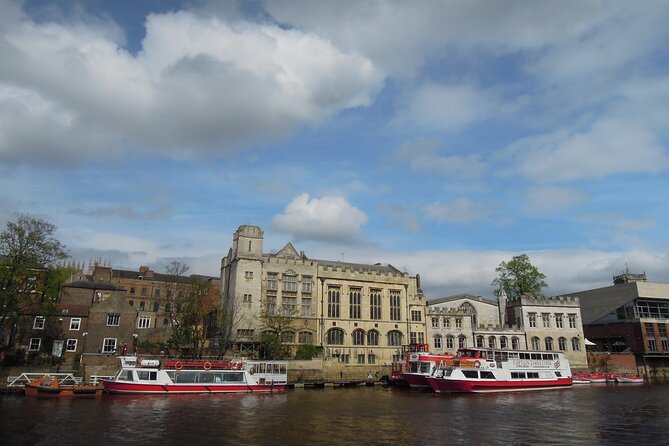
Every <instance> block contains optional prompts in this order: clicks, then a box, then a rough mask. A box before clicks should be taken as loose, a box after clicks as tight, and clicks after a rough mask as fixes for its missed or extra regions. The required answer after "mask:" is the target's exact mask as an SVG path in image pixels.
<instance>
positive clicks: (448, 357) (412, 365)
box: [403, 352, 455, 389]
mask: <svg viewBox="0 0 669 446" xmlns="http://www.w3.org/2000/svg"><path fill="white" fill-rule="evenodd" d="M454 357H455V355H453V354H449V353H445V354H441V355H440V354H435V353H429V352H424V353H412V354H411V355H410V356H409V358H408V367H407V371H406V372H404V373H403V375H404V379H405V380H406V382H407V384H408V385H409V386H410V387H412V388H426V389H430V388H431V387H432V386H430V383H428V382H427V379H426V378H427V377H428V376H432V375H433V374H434V372H435V371H436V370H438V369H440V368H444V367H447V366H452V365H453V358H454Z"/></svg>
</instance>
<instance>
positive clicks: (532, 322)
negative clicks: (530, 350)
mask: <svg viewBox="0 0 669 446" xmlns="http://www.w3.org/2000/svg"><path fill="white" fill-rule="evenodd" d="M527 319H528V321H529V324H530V327H536V326H537V313H527Z"/></svg>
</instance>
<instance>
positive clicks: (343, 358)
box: [339, 354, 350, 364]
mask: <svg viewBox="0 0 669 446" xmlns="http://www.w3.org/2000/svg"><path fill="white" fill-rule="evenodd" d="M349 360H350V357H349V355H348V354H343V355H340V356H339V362H343V363H344V364H348V362H349Z"/></svg>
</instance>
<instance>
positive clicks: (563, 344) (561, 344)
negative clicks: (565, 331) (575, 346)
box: [558, 338, 567, 352]
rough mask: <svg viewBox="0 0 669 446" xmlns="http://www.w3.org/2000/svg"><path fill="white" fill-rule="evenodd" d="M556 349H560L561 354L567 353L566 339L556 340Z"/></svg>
mask: <svg viewBox="0 0 669 446" xmlns="http://www.w3.org/2000/svg"><path fill="white" fill-rule="evenodd" d="M558 349H560V350H561V351H563V352H566V351H567V339H566V338H559V339H558Z"/></svg>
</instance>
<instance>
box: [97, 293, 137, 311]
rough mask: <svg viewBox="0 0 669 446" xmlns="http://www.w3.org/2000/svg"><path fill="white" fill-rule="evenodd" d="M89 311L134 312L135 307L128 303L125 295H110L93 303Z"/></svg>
mask: <svg viewBox="0 0 669 446" xmlns="http://www.w3.org/2000/svg"><path fill="white" fill-rule="evenodd" d="M90 311H91V313H119V314H121V313H135V312H136V311H135V308H134V307H133V306H132V305H130V304H129V303H128V302H127V301H126V299H125V296H121V295H112V296H110V297H108V298H107V299H105V300H103V301H102V302H100V303H98V304H96V305H93V307H92V308H91V310H90Z"/></svg>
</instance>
